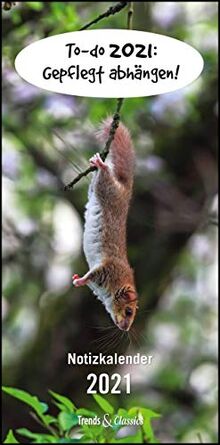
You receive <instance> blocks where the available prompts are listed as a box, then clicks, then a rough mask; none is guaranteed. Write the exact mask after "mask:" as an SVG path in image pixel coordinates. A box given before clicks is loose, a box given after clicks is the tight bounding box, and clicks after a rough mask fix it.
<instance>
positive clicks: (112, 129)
mask: <svg viewBox="0 0 220 445" xmlns="http://www.w3.org/2000/svg"><path fill="white" fill-rule="evenodd" d="M127 3H128V2H120V3H117V5H116V6H114V7H111V8H109V9H108V10H107V11H106V13H104V14H102V15H101V16H99V17H97V18H96V19H95V20H93V21H92V22H90V23H88V24H87V25H85V26H83V27H82V28H81V29H80V31H82V30H84V29H86V28H88V27H89V26H91V25H92V24H94V23H97V22H98V21H99V20H101V18H103V16H104V17H108V16H109V15H111V14H115V13H116V12H119V11H120V10H121V9H122V8H123V7H124V6H126V5H127ZM116 8H117V9H116ZM113 10H114V12H112V11H113ZM133 12H134V10H133V2H129V9H128V16H127V28H128V29H132V22H133ZM123 100H124V99H123V98H120V99H117V108H116V111H115V113H114V115H113V120H112V123H111V127H110V131H109V137H108V139H107V142H106V144H105V148H104V150H103V151H102V152H101V153H100V156H101V158H102V160H103V161H105V159H106V157H107V155H108V153H109V149H110V145H111V143H112V141H113V139H114V136H115V132H116V130H117V128H118V126H119V122H120V110H121V107H122V104H123ZM95 170H97V168H96V167H88V168H87V169H86V170H85V171H84V172H82V173H80V174H79V175H78V176H76V178H74V179H73V181H71V182H70V183H69V184H67V185H65V187H64V190H65V191H66V190H70V189H71V188H72V187H73V186H74V185H75V184H76V183H77V182H79V181H80V179H82V178H83V177H85V176H87V175H88V174H89V173H91V172H93V171H95Z"/></svg>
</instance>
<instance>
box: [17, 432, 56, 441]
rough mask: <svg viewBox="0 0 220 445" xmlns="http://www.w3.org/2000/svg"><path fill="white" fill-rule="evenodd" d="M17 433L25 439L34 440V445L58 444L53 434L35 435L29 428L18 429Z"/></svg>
mask: <svg viewBox="0 0 220 445" xmlns="http://www.w3.org/2000/svg"><path fill="white" fill-rule="evenodd" d="M16 432H17V433H18V434H20V435H21V436H23V437H27V438H28V439H33V441H34V443H56V441H57V438H56V437H54V436H52V435H51V434H42V433H33V432H32V431H30V430H28V429H27V428H18V429H17V430H16Z"/></svg>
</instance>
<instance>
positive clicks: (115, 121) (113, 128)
mask: <svg viewBox="0 0 220 445" xmlns="http://www.w3.org/2000/svg"><path fill="white" fill-rule="evenodd" d="M122 103H123V99H117V108H116V111H115V113H114V116H113V120H112V123H111V127H110V131H109V137H108V140H107V142H106V144H105V148H104V150H103V151H102V152H101V153H100V156H101V158H102V160H103V161H105V159H106V157H107V155H108V153H109V148H110V145H111V143H112V141H113V139H114V136H115V132H116V130H117V128H118V126H119V122H120V110H121V107H122ZM95 170H97V168H96V167H89V168H87V169H86V170H85V171H84V172H82V173H79V175H77V176H76V178H74V179H73V181H71V182H70V183H69V184H67V185H65V187H64V190H69V189H71V188H72V187H73V186H74V185H75V184H76V183H77V182H79V181H80V179H82V178H83V177H84V176H87V175H88V174H89V173H91V172H93V171H95Z"/></svg>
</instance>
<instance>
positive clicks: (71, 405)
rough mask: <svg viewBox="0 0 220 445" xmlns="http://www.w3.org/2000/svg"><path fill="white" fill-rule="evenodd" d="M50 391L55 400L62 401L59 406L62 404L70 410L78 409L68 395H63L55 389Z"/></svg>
mask: <svg viewBox="0 0 220 445" xmlns="http://www.w3.org/2000/svg"><path fill="white" fill-rule="evenodd" d="M49 393H50V394H51V395H52V397H53V398H54V399H55V400H58V402H60V404H59V407H61V406H62V407H63V408H65V409H66V410H67V411H70V412H73V411H75V410H76V407H75V405H74V403H73V402H72V401H71V400H70V399H68V398H67V397H65V396H62V395H61V394H58V393H57V392H54V391H51V390H50V391H49ZM56 404H57V403H56ZM57 405H58V404H57Z"/></svg>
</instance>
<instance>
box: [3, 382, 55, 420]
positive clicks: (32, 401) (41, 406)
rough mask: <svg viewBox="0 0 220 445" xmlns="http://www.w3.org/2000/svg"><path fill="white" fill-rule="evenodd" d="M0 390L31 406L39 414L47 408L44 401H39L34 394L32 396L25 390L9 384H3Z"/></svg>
mask: <svg viewBox="0 0 220 445" xmlns="http://www.w3.org/2000/svg"><path fill="white" fill-rule="evenodd" d="M2 390H3V391H4V392H6V393H7V394H9V395H10V396H12V397H15V398H16V399H18V400H21V402H24V403H26V404H27V405H29V406H31V407H32V408H33V409H34V411H36V413H37V414H38V415H39V416H41V415H42V414H43V413H45V412H46V411H47V410H48V406H47V404H46V403H43V402H40V400H39V399H38V398H37V397H36V396H32V395H31V394H29V393H28V392H26V391H23V390H21V389H17V388H10V387H9V386H3V387H2Z"/></svg>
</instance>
